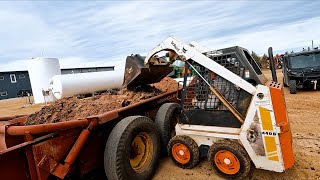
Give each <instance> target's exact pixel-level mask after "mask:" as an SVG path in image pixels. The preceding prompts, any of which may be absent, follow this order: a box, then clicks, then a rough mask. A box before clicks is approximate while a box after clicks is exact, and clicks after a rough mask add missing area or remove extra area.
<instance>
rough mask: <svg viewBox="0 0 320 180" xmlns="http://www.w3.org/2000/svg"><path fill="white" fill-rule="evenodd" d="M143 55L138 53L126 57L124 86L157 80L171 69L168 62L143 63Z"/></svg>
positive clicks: (144, 83) (150, 82)
mask: <svg viewBox="0 0 320 180" xmlns="http://www.w3.org/2000/svg"><path fill="white" fill-rule="evenodd" d="M144 59H145V57H142V56H140V55H138V54H136V55H131V56H128V57H127V60H126V67H125V73H124V82H123V86H124V87H128V88H130V87H136V86H140V85H146V84H152V83H156V82H159V81H160V80H161V79H163V78H164V77H165V76H167V75H168V74H169V73H171V72H172V71H173V67H171V66H170V64H169V63H162V64H153V65H147V66H146V65H145V64H144Z"/></svg>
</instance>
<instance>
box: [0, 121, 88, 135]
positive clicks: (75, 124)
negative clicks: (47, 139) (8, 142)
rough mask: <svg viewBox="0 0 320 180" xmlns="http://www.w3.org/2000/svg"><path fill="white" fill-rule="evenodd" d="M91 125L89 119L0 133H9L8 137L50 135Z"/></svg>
mask: <svg viewBox="0 0 320 180" xmlns="http://www.w3.org/2000/svg"><path fill="white" fill-rule="evenodd" d="M88 125H89V121H88V120H87V119H80V120H72V121H67V122H58V123H50V124H39V125H30V126H9V127H8V128H7V129H6V130H5V131H6V132H3V131H0V133H2V134H4V133H7V134H8V135H12V136H14V135H25V134H26V133H30V134H33V135H34V134H42V133H50V132H54V131H60V130H66V129H72V128H77V127H85V126H88Z"/></svg>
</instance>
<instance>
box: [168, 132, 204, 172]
mask: <svg viewBox="0 0 320 180" xmlns="http://www.w3.org/2000/svg"><path fill="white" fill-rule="evenodd" d="M176 143H181V144H183V145H185V146H186V147H187V149H188V151H189V152H190V159H189V161H188V162H187V163H185V164H182V163H180V162H178V161H177V160H176V159H175V158H174V156H173V154H172V147H173V146H174V144H176ZM168 153H169V157H170V158H171V159H172V160H173V162H174V163H176V164H177V165H178V166H179V167H181V168H184V169H191V168H193V167H194V166H195V165H196V164H197V163H198V162H199V156H200V155H199V154H200V153H199V147H198V145H197V143H196V142H195V141H194V140H193V139H191V138H190V137H188V136H183V135H179V136H175V137H173V138H172V139H171V140H170V141H169V143H168Z"/></svg>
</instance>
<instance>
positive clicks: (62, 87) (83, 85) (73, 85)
mask: <svg viewBox="0 0 320 180" xmlns="http://www.w3.org/2000/svg"><path fill="white" fill-rule="evenodd" d="M123 78H124V70H123V69H118V70H115V71H103V72H91V73H79V74H65V75H56V76H53V77H52V79H51V80H50V89H51V91H52V93H53V95H54V96H55V97H56V98H57V99H61V98H64V97H69V96H74V95H78V94H89V93H94V92H99V91H104V90H107V89H115V88H120V87H121V86H122V83H123Z"/></svg>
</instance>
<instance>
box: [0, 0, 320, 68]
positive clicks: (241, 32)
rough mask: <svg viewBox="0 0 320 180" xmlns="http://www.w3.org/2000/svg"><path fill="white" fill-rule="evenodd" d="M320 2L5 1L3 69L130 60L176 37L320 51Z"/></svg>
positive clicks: (0, 18) (0, 19)
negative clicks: (45, 61) (30, 63)
mask: <svg viewBox="0 0 320 180" xmlns="http://www.w3.org/2000/svg"><path fill="white" fill-rule="evenodd" d="M319 7H320V1H292V0H290V1H284V2H282V1H281V2H280V1H251V2H249V1H175V2H172V1H162V2H153V1H141V0H140V1H120V2H118V1H97V2H95V1H90V2H86V1H69V2H63V1H58V2H54V1H47V2H41V1H30V2H23V1H14V2H9V1H8V2H5V1H0V24H1V26H0V69H7V68H10V69H11V68H12V67H21V66H25V64H26V60H28V59H30V58H31V57H37V56H46V57H57V58H59V59H60V64H62V66H72V65H74V64H79V63H83V62H96V63H97V62H101V61H108V62H113V61H116V60H122V61H124V60H125V58H126V56H127V55H130V54H136V53H140V54H146V53H148V51H149V50H151V49H152V48H153V47H155V46H156V45H157V44H159V43H160V42H161V41H162V40H164V39H165V38H167V37H168V36H170V35H172V36H175V37H176V38H178V39H180V40H182V41H184V42H191V41H197V42H199V43H200V44H202V45H204V46H206V47H209V48H211V49H219V48H224V47H228V46H235V45H239V46H243V47H245V48H247V49H248V50H249V51H255V52H257V53H258V54H263V53H265V52H267V48H268V47H269V46H273V48H274V50H275V51H276V52H280V53H282V52H285V51H286V50H291V49H300V48H302V47H306V46H310V45H311V40H314V43H315V45H317V46H319V44H320V10H319Z"/></svg>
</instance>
